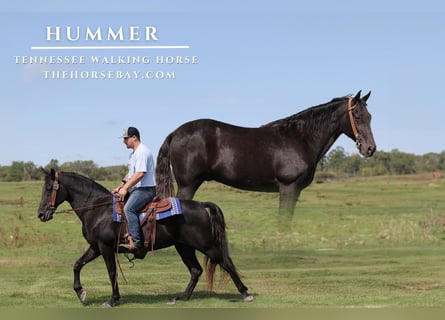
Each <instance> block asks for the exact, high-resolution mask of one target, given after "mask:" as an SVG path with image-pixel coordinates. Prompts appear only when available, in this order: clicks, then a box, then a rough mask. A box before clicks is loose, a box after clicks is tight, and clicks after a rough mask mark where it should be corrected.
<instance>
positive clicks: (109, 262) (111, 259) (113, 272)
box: [100, 244, 121, 307]
mask: <svg viewBox="0 0 445 320" xmlns="http://www.w3.org/2000/svg"><path fill="white" fill-rule="evenodd" d="M100 252H101V254H102V257H103V258H104V261H105V265H106V266H107V270H108V276H109V278H110V281H111V287H112V291H113V293H112V296H111V298H110V299H109V300H107V301H105V302H104V303H103V304H102V307H114V306H117V305H118V304H119V300H120V298H121V296H120V294H119V286H118V284H117V265H116V256H115V252H114V247H113V246H109V245H106V244H102V245H100Z"/></svg>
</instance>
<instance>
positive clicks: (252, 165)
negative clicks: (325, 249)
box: [156, 91, 376, 217]
mask: <svg viewBox="0 0 445 320" xmlns="http://www.w3.org/2000/svg"><path fill="white" fill-rule="evenodd" d="M370 94H371V92H369V93H368V94H367V95H366V96H364V97H363V98H361V97H360V91H359V92H358V93H357V95H356V96H355V97H341V98H335V99H333V100H332V101H330V102H328V103H325V104H321V105H319V106H315V107H312V108H309V109H306V110H304V111H302V112H300V113H297V114H294V115H292V116H290V117H287V118H284V119H281V120H277V121H274V122H271V123H268V124H266V125H263V126H261V127H259V128H243V127H238V126H234V125H230V124H227V123H223V122H219V121H215V120H209V119H201V120H195V121H191V122H188V123H185V124H183V125H182V126H180V127H179V128H177V129H176V130H175V131H173V132H172V133H170V134H169V135H168V136H167V138H166V139H165V141H164V143H163V144H162V146H161V147H160V149H159V154H158V159H157V167H156V180H157V181H156V183H157V192H158V194H162V195H163V196H172V195H173V193H174V190H173V181H172V173H171V168H172V169H173V174H174V177H175V179H176V182H177V185H178V192H177V197H178V198H180V199H192V198H193V196H194V194H195V192H196V190H197V189H198V188H199V186H200V185H201V184H202V182H203V181H206V180H216V181H218V182H221V183H224V184H227V185H229V186H232V187H235V188H239V189H245V190H252V191H265V192H277V191H279V193H280V205H279V212H280V213H287V214H288V215H289V217H292V215H293V212H294V209H295V205H296V202H297V200H298V197H299V195H300V192H301V191H302V190H303V189H304V188H306V187H307V186H308V185H309V184H311V182H312V180H313V178H314V174H315V169H316V167H317V163H318V162H319V161H320V159H321V158H322V157H323V156H324V155H325V154H326V152H327V151H328V150H329V148H330V147H331V146H332V145H333V143H334V142H335V141H336V140H337V138H338V137H339V136H340V135H341V134H342V133H344V134H346V135H347V136H348V137H350V138H351V139H352V140H354V141H355V142H356V145H357V148H358V150H359V151H360V153H361V154H362V155H363V156H365V157H370V156H372V155H373V154H374V151H375V150H376V145H375V142H374V138H373V134H372V131H371V125H370V122H371V115H370V114H369V112H368V110H367V108H366V101H367V100H368V98H369V96H370ZM170 164H171V168H170Z"/></svg>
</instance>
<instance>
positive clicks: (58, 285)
mask: <svg viewBox="0 0 445 320" xmlns="http://www.w3.org/2000/svg"><path fill="white" fill-rule="evenodd" d="M103 184H104V185H105V186H107V187H108V188H111V187H112V186H114V185H115V183H114V182H104V183H103ZM444 188H445V180H442V179H439V180H433V179H431V177H430V176H427V175H416V176H401V177H399V176H397V177H373V178H366V179H365V178H357V179H345V180H341V181H331V182H325V183H322V184H313V185H311V186H310V187H309V188H307V189H306V190H305V191H303V193H302V194H301V197H300V200H299V202H298V205H297V209H296V212H295V216H294V219H293V220H292V221H288V228H284V229H283V228H281V227H280V226H281V225H280V224H278V223H277V220H279V219H278V214H277V206H278V195H277V194H267V193H255V192H246V191H240V190H236V189H232V188H228V187H226V186H223V185H220V184H217V183H207V184H205V185H203V186H202V187H201V189H200V190H199V192H198V194H197V196H196V199H198V200H205V201H213V202H215V203H217V204H218V205H220V206H221V208H222V209H223V211H224V214H225V217H226V222H227V233H228V237H229V243H230V249H231V256H232V258H233V260H234V262H235V264H236V265H237V267H238V269H239V271H240V273H241V274H242V277H243V281H244V282H245V284H246V285H247V286H248V287H249V292H251V293H252V294H254V295H255V301H254V302H253V303H250V304H247V303H242V302H240V298H239V294H238V293H237V291H236V289H235V287H234V286H233V284H232V283H231V282H224V281H220V279H219V277H218V276H217V278H216V282H215V286H214V292H213V293H211V294H208V293H207V291H206V286H205V281H204V279H202V280H201V282H200V283H199V284H198V286H197V288H196V290H195V293H194V295H193V296H192V298H191V300H190V301H188V302H186V303H179V304H177V305H176V306H168V305H166V302H167V300H168V299H169V298H171V297H174V296H176V295H178V294H180V293H181V292H182V291H183V290H184V288H185V286H186V284H187V282H188V279H189V274H188V272H187V270H186V269H185V267H184V265H183V264H182V262H181V260H180V258H179V256H177V254H176V252H175V250H174V249H172V248H169V249H165V250H162V251H157V252H155V255H154V256H153V257H151V256H147V258H146V259H145V260H144V261H137V262H136V265H135V267H134V268H131V266H130V264H128V263H127V262H126V261H125V258H124V257H123V256H122V257H121V258H120V259H121V264H122V268H123V269H124V274H125V276H126V278H127V280H128V283H125V282H124V281H123V279H122V276H121V275H119V281H120V290H121V295H122V300H121V302H122V304H121V306H120V308H249V309H250V308H300V307H301V308H307V307H309V308H322V309H323V308H331V307H336V308H338V307H340V308H348V309H349V308H351V307H353V308H377V307H385V308H389V307H397V308H399V307H402V308H407V307H441V306H442V305H443V301H444V300H445V268H444V267H443V266H444V264H445V255H444V245H445V241H444V240H445V201H443V194H444ZM40 192H41V183H36V182H32V183H0V208H1V217H2V223H1V224H0V245H1V250H0V270H1V272H0V283H1V290H0V307H16V308H40V307H43V308H58V307H60V308H81V307H82V306H81V304H80V303H79V302H78V300H77V297H76V295H75V293H74V291H73V290H72V281H73V279H72V277H73V276H72V266H73V264H74V262H75V260H77V258H78V257H79V256H80V255H81V254H82V253H83V251H84V250H85V249H86V247H87V245H86V242H85V240H84V239H83V237H82V235H81V230H80V228H81V225H80V222H79V220H78V219H77V217H76V216H74V215H57V216H56V217H55V219H53V220H52V221H50V222H48V223H41V222H40V221H39V220H38V219H37V213H36V212H37V208H38V205H39V201H40ZM65 208H67V206H65ZM64 247H66V248H68V249H66V250H65V251H64V250H63V248H64ZM81 279H82V283H83V286H84V288H85V289H86V290H87V291H88V301H89V305H88V308H97V307H100V305H101V303H102V302H104V301H105V300H106V299H107V298H108V297H109V296H110V294H111V288H110V284H109V280H108V276H107V273H106V269H105V265H104V263H103V261H102V260H101V259H97V260H96V261H94V262H92V263H90V264H88V265H87V266H86V267H85V268H84V269H83V270H82V278H81Z"/></svg>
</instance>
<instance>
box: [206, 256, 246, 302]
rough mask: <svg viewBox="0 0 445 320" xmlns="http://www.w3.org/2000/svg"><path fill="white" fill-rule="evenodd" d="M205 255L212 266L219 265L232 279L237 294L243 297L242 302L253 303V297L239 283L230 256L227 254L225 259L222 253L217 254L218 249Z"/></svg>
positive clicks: (238, 277) (241, 283) (240, 282)
mask: <svg viewBox="0 0 445 320" xmlns="http://www.w3.org/2000/svg"><path fill="white" fill-rule="evenodd" d="M206 255H207V256H208V257H209V259H210V263H211V264H212V265H216V264H219V265H220V266H221V268H222V269H223V270H224V271H226V272H227V273H228V274H229V275H230V278H232V281H233V283H234V284H235V286H236V288H237V289H238V291H239V293H241V296H242V297H243V301H245V302H251V301H253V295H251V294H250V293H249V292H248V291H247V290H248V288H247V287H246V286H245V285H244V283H243V282H242V281H241V278H240V276H239V274H238V272H237V271H236V267H235V265H234V263H233V261H232V259H231V258H230V256H229V255H228V253H227V256H226V257H225V258H223V257H222V255H224V253H221V252H219V249H216V251H215V250H210V251H208V252H206Z"/></svg>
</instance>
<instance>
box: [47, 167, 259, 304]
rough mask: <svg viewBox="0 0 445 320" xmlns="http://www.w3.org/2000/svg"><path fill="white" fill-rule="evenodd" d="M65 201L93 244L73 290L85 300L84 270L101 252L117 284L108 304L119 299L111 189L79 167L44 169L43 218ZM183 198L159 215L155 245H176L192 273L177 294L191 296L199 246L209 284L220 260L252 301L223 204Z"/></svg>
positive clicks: (198, 267) (199, 269)
mask: <svg viewBox="0 0 445 320" xmlns="http://www.w3.org/2000/svg"><path fill="white" fill-rule="evenodd" d="M64 201H68V202H69V204H70V205H71V207H72V208H73V211H75V213H76V214H77V216H78V217H79V219H80V221H81V222H82V233H83V236H84V237H85V239H86V241H87V242H88V244H89V248H88V249H87V250H86V251H85V253H84V254H83V255H82V256H81V257H80V258H79V259H78V260H77V261H76V263H75V264H74V286H73V288H74V291H76V293H77V296H78V298H79V299H80V301H81V302H82V303H85V302H86V291H85V290H84V289H83V288H82V285H81V283H80V270H81V269H82V268H83V266H84V265H85V264H87V263H88V262H90V261H92V260H94V259H95V258H97V257H98V256H100V255H102V257H103V259H104V261H105V264H106V266H107V270H108V275H109V278H110V281H111V285H112V290H113V293H112V296H111V298H110V299H109V300H108V301H106V302H105V303H104V306H114V305H116V304H118V303H119V299H120V294H119V287H118V284H117V278H116V277H117V274H116V259H115V253H116V252H117V237H118V234H119V229H120V228H119V222H114V221H113V208H112V194H111V193H110V192H109V191H108V190H107V189H105V188H104V187H103V186H101V185H100V184H98V183H96V182H95V181H93V180H91V179H89V178H87V177H84V176H81V175H79V174H76V173H69V172H60V173H59V172H56V171H54V170H51V171H50V172H45V183H44V185H43V190H42V198H41V201H40V206H39V209H38V217H39V219H40V220H41V221H43V222H46V221H48V220H51V219H52V218H53V214H54V213H55V211H56V209H57V207H58V206H59V205H60V204H61V203H62V202H64ZM180 202H181V206H182V212H183V214H181V215H176V216H173V217H170V218H167V219H163V220H158V221H157V232H156V241H155V246H154V249H155V250H157V249H162V248H166V247H170V246H172V245H174V246H175V248H176V250H177V252H178V253H179V255H180V256H181V258H182V261H183V262H184V264H185V265H186V266H187V268H188V270H189V272H190V274H191V279H190V282H189V284H188V286H187V288H186V289H185V291H184V293H183V294H182V295H181V296H180V297H177V298H176V299H179V300H188V299H189V298H190V296H191V294H192V292H193V290H194V288H195V286H196V284H197V282H198V280H199V277H200V275H201V274H202V272H203V269H202V267H201V265H200V264H199V262H198V260H197V258H196V250H198V251H200V252H202V253H203V254H204V255H205V256H206V257H207V259H208V260H207V261H206V265H207V268H206V271H207V272H208V273H207V280H208V285H209V286H211V284H212V281H213V273H214V271H215V267H216V265H217V264H219V265H220V266H221V268H222V269H223V270H225V271H226V272H227V273H228V274H229V275H230V276H231V278H232V280H233V282H234V283H235V285H236V287H237V289H238V291H239V292H240V293H241V295H242V298H243V300H244V301H252V300H253V296H252V295H250V294H249V293H248V292H247V287H246V286H245V285H244V284H243V282H242V281H241V279H240V277H239V275H238V273H237V271H236V268H235V266H234V264H233V262H232V259H231V258H230V256H229V252H228V244H227V239H226V232H225V222H224V216H223V214H222V211H221V209H220V208H219V207H218V206H217V205H215V204H213V203H210V202H205V203H204V202H197V201H192V200H181V201H180ZM207 209H208V210H209V211H207ZM174 301H175V300H174Z"/></svg>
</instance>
